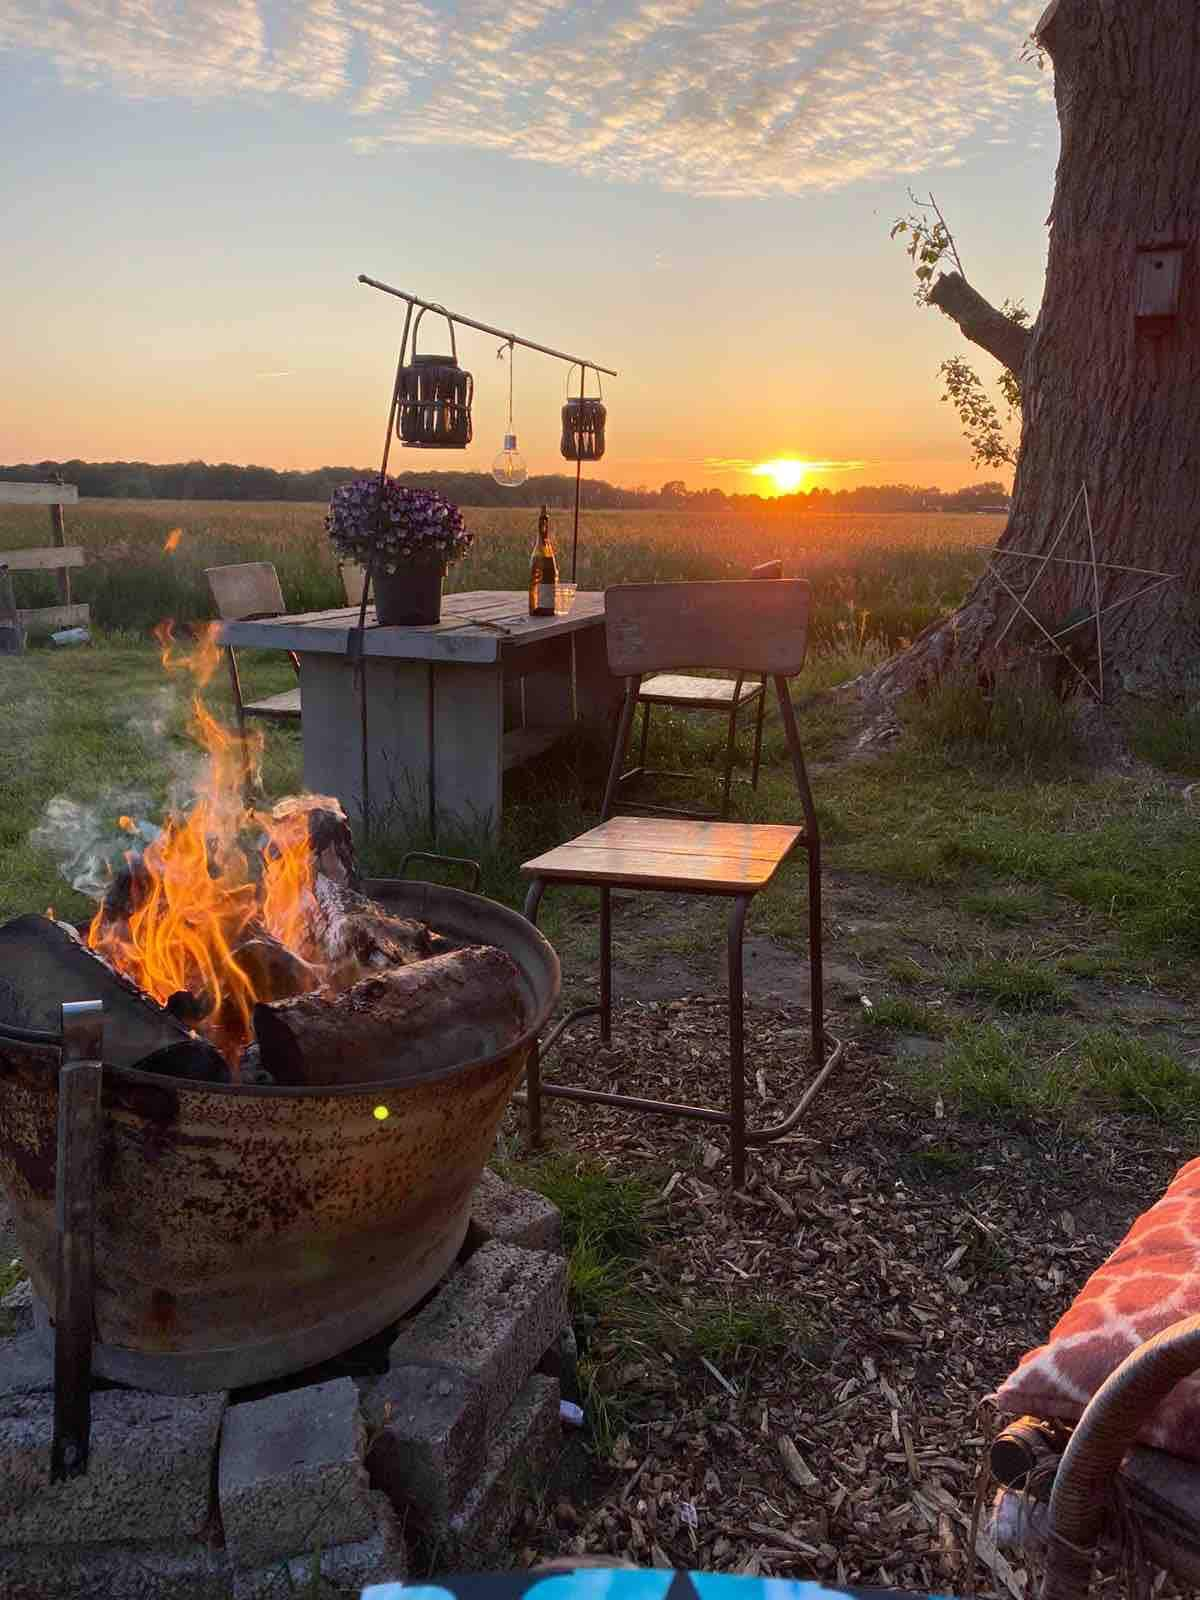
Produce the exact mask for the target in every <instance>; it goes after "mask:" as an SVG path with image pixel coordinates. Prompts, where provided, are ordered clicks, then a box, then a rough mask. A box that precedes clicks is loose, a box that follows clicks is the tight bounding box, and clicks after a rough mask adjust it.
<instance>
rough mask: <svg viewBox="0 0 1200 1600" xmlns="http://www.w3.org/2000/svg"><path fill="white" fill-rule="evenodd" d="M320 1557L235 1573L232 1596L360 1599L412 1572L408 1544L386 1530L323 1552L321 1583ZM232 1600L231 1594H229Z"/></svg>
mask: <svg viewBox="0 0 1200 1600" xmlns="http://www.w3.org/2000/svg"><path fill="white" fill-rule="evenodd" d="M315 1560H316V1558H315V1557H314V1556H312V1555H307V1556H297V1557H294V1558H293V1559H292V1560H291V1561H278V1562H276V1563H275V1564H274V1565H273V1566H269V1567H260V1568H258V1569H257V1571H255V1572H238V1573H235V1574H234V1578H233V1588H232V1600H296V1597H297V1596H300V1595H303V1596H305V1597H306V1600H307V1597H308V1596H312V1597H313V1600H316V1597H318V1596H319V1597H320V1600H335V1597H337V1600H342V1597H345V1600H358V1596H359V1595H360V1594H361V1593H362V1590H363V1586H364V1585H365V1584H368V1583H402V1582H403V1581H404V1579H405V1577H406V1576H407V1574H408V1562H407V1559H406V1557H405V1553H404V1547H403V1545H399V1546H396V1545H394V1544H393V1542H392V1541H391V1540H390V1539H389V1538H388V1537H387V1536H386V1535H384V1534H382V1533H377V1534H376V1535H375V1537H374V1538H372V1539H364V1540H361V1541H360V1542H359V1543H357V1544H339V1545H335V1546H334V1548H333V1549H332V1550H322V1551H321V1552H320V1568H321V1576H320V1581H319V1582H315V1581H314V1578H315V1572H314V1565H315ZM224 1600H228V1595H226V1596H225V1597H224Z"/></svg>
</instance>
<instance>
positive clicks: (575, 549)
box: [567, 367, 600, 583]
mask: <svg viewBox="0 0 1200 1600" xmlns="http://www.w3.org/2000/svg"><path fill="white" fill-rule="evenodd" d="M570 376H571V374H570V373H569V372H568V373H567V377H568V379H569V378H570ZM586 377H587V368H586V367H580V369H579V398H580V400H582V399H583V381H584V379H585V378H586ZM596 381H597V383H599V381H600V380H599V379H598V378H597V380H596ZM579 409H580V412H581V413H582V411H583V407H582V405H581V406H580V408H579ZM577 437H578V436H577ZM576 448H578V444H577V445H576ZM582 468H583V461H582V459H581V458H580V457H579V456H578V455H577V456H576V457H575V531H574V533H573V534H572V536H571V582H572V583H574V582H575V564H576V561H577V560H578V557H579V474H580V472H581V471H582Z"/></svg>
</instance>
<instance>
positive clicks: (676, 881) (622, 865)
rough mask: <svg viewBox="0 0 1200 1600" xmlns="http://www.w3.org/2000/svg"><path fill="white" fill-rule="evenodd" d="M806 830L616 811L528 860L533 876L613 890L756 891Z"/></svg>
mask: <svg viewBox="0 0 1200 1600" xmlns="http://www.w3.org/2000/svg"><path fill="white" fill-rule="evenodd" d="M803 837H804V829H803V828H797V827H786V826H780V825H779V824H776V823H765V822H693V821H684V820H682V819H678V818H674V817H613V818H612V819H611V820H610V821H608V822H602V823H601V824H600V826H599V827H598V828H592V829H590V830H589V831H588V832H587V833H581V834H580V835H579V836H578V837H577V838H575V839H571V840H570V841H569V842H568V843H566V844H561V845H558V846H557V847H556V848H555V849H553V850H547V851H546V853H545V854H544V855H540V856H535V857H534V859H533V860H532V861H526V862H525V863H524V864H523V865H522V867H521V871H522V872H525V873H528V874H529V876H530V877H536V878H547V879H557V880H560V881H569V882H572V883H604V884H611V885H612V886H613V887H615V888H631V889H636V888H641V889H679V890H684V891H687V890H695V891H703V892H705V893H708V894H757V892H758V891H759V890H760V889H763V888H765V887H766V886H767V884H768V883H770V881H771V879H772V878H773V877H774V876H775V874H776V872H778V870H779V868H780V866H781V865H782V863H783V862H784V861H785V860H786V859H787V857H788V855H789V854H790V853H791V851H792V849H793V848H794V847H795V845H796V844H797V842H798V841H800V840H801V839H803Z"/></svg>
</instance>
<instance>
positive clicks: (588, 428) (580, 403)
mask: <svg viewBox="0 0 1200 1600" xmlns="http://www.w3.org/2000/svg"><path fill="white" fill-rule="evenodd" d="M570 381H571V371H570V370H568V372H567V383H568V386H569V385H570ZM586 381H587V368H586V367H584V368H583V370H582V372H581V373H580V379H579V389H580V392H579V394H577V395H573V396H572V397H571V398H570V399H568V400H567V403H566V405H564V406H563V408H562V446H561V448H562V453H563V455H564V456H565V457H566V459H567V460H568V461H599V459H600V457H601V456H602V455H603V454H604V423H605V419H606V418H607V416H608V411H607V409H606V408H605V405H604V400H603V390H600V396H599V397H598V398H596V399H592V398H591V397H589V396H586V395H584V393H583V386H584V384H585V383H586ZM596 387H597V389H600V374H599V373H597V374H596Z"/></svg>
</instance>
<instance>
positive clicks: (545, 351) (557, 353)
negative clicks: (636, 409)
mask: <svg viewBox="0 0 1200 1600" xmlns="http://www.w3.org/2000/svg"><path fill="white" fill-rule="evenodd" d="M358 281H359V283H365V284H366V285H367V286H368V288H371V289H381V290H382V291H383V293H384V294H394V295H395V297H396V299H397V300H407V301H408V303H409V305H410V306H420V307H422V309H423V310H425V311H437V312H440V314H441V315H442V316H443V317H447V318H448V319H449V320H450V321H451V322H457V323H459V324H460V325H461V326H462V327H464V328H474V329H476V331H477V332H479V333H490V334H492V335H494V337H495V338H497V339H503V340H504V342H505V344H519V345H523V346H524V347H525V349H526V350H537V351H538V352H539V353H540V354H541V355H544V356H553V357H554V359H555V360H556V361H569V362H570V364H571V365H572V366H573V367H588V368H590V369H591V371H593V372H603V373H605V374H606V375H607V376H608V377H610V378H616V377H619V376H620V374H619V373H617V372H615V371H614V370H613V368H612V367H601V366H598V365H597V364H596V362H594V361H584V360H583V358H582V357H581V356H570V355H567V353H566V351H564V350H554V349H552V348H551V347H550V346H549V345H548V344H535V343H534V342H533V340H532V339H522V338H521V336H520V334H517V333H507V332H506V331H505V330H504V329H503V328H493V327H492V326H491V324H490V323H487V322H476V321H475V319H474V317H464V316H461V315H460V314H459V312H457V311H447V310H446V307H445V306H440V305H438V303H437V301H436V300H422V299H421V298H420V296H418V295H415V294H409V293H408V291H407V290H406V289H393V288H392V286H391V284H390V283H380V281H379V279H378V278H368V277H367V275H366V273H365V272H360V273H359V275H358Z"/></svg>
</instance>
